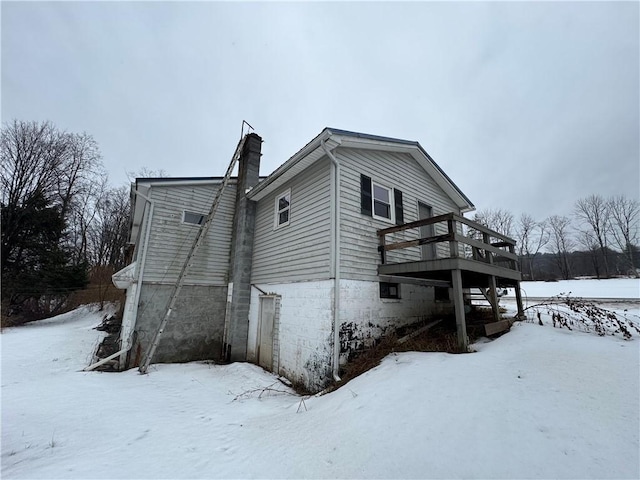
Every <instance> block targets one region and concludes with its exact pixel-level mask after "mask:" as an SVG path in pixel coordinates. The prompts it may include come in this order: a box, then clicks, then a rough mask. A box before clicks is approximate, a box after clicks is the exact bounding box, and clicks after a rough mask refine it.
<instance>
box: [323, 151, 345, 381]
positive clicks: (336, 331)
mask: <svg viewBox="0 0 640 480" xmlns="http://www.w3.org/2000/svg"><path fill="white" fill-rule="evenodd" d="M324 142H325V140H324V139H323V140H321V141H320V145H321V146H322V149H323V150H324V152H325V153H326V154H327V156H328V157H329V159H330V160H331V173H332V176H331V193H332V194H333V195H332V196H331V200H330V202H331V203H330V207H329V210H330V212H331V216H332V222H331V233H332V235H331V258H330V261H329V262H330V264H331V266H332V267H333V282H334V283H333V285H334V286H333V379H334V380H335V381H336V382H340V381H341V380H342V379H341V378H340V376H339V372H340V163H339V162H338V160H337V159H336V157H335V156H334V155H333V154H332V153H331V151H330V150H329V149H328V148H327V147H326V145H325V144H324Z"/></svg>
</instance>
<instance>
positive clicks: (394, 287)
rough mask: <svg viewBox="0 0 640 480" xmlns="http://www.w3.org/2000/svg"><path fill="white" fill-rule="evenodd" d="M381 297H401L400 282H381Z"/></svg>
mask: <svg viewBox="0 0 640 480" xmlns="http://www.w3.org/2000/svg"><path fill="white" fill-rule="evenodd" d="M380 298H400V284H398V283H389V282H380Z"/></svg>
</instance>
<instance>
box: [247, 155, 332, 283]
mask: <svg viewBox="0 0 640 480" xmlns="http://www.w3.org/2000/svg"><path fill="white" fill-rule="evenodd" d="M288 189H290V191H291V196H290V199H291V206H290V210H289V226H288V227H287V228H277V229H274V216H275V215H276V212H275V208H276V199H277V198H278V197H281V196H282V195H283V193H284V192H285V191H286V190H288ZM330 191H331V184H330V163H329V161H328V159H321V160H319V161H318V162H316V163H315V164H313V165H312V166H310V167H309V168H308V169H306V170H304V171H303V172H301V173H299V174H298V175H296V176H295V177H294V178H293V179H292V180H291V181H289V182H288V183H287V184H286V185H284V186H283V188H282V189H279V190H278V191H277V192H275V193H273V194H270V195H267V196H265V197H264V198H263V199H261V200H260V201H259V202H258V207H257V212H256V231H255V241H254V246H253V269H252V276H251V282H252V283H256V284H259V283H276V282H296V281H307V280H320V279H327V278H329V257H330V252H329V246H330V237H331V224H330Z"/></svg>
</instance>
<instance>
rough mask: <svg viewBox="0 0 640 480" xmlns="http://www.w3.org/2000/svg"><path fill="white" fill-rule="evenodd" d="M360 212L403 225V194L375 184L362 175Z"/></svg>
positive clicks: (394, 189) (395, 189)
mask: <svg viewBox="0 0 640 480" xmlns="http://www.w3.org/2000/svg"><path fill="white" fill-rule="evenodd" d="M360 211H361V213H362V214H363V215H367V216H369V217H374V218H378V219H381V220H390V221H392V222H395V223H396V224H398V225H402V224H403V223H404V209H403V207H402V192H401V191H400V190H398V189H397V188H389V187H385V186H384V185H381V184H379V183H377V182H373V181H372V180H371V178H369V177H367V176H366V175H360Z"/></svg>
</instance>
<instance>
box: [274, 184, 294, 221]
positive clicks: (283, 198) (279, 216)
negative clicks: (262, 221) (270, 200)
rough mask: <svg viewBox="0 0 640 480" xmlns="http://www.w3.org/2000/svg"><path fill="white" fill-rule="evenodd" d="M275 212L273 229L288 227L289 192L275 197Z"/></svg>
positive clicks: (289, 212)
mask: <svg viewBox="0 0 640 480" xmlns="http://www.w3.org/2000/svg"><path fill="white" fill-rule="evenodd" d="M275 212H276V218H275V228H278V227H284V226H286V225H289V220H290V214H291V190H287V191H286V192H284V193H283V194H282V195H280V196H278V197H276V206H275Z"/></svg>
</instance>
